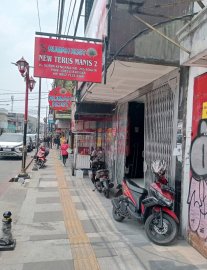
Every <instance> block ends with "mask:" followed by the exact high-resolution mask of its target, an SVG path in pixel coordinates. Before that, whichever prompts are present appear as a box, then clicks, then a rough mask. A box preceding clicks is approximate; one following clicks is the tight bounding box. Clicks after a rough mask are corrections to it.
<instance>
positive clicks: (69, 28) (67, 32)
mask: <svg viewBox="0 0 207 270" xmlns="http://www.w3.org/2000/svg"><path fill="white" fill-rule="evenodd" d="M76 4H77V1H75V3H74V5H73V11H72V14H71V18H70V24H69V26H68V31H67V35H68V34H69V31H70V25H71V22H72V18H73V15H74V11H75V7H76Z"/></svg>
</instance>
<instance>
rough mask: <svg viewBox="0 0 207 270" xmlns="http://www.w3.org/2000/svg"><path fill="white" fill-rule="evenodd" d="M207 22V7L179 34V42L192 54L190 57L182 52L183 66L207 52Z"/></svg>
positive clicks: (181, 60) (181, 61)
mask: <svg viewBox="0 0 207 270" xmlns="http://www.w3.org/2000/svg"><path fill="white" fill-rule="evenodd" d="M206 21H207V7H206V8H204V9H203V10H202V11H201V12H199V14H198V15H196V16H195V17H194V18H193V19H192V21H191V22H189V23H188V24H187V25H186V26H185V27H183V28H182V29H181V30H180V31H179V32H178V33H177V35H178V40H179V42H180V43H181V44H182V46H183V47H185V48H186V49H188V50H189V51H190V52H191V53H190V55H189V54H188V53H186V52H184V51H183V50H181V51H180V63H181V64H182V65H183V64H184V65H186V64H187V63H188V62H189V61H190V60H192V59H194V58H195V59H196V58H197V57H198V56H199V54H202V53H203V52H205V51H206V50H207V35H206V33H207V23H206ZM198 66H199V65H198Z"/></svg>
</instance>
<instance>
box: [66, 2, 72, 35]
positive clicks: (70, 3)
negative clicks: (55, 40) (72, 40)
mask: <svg viewBox="0 0 207 270" xmlns="http://www.w3.org/2000/svg"><path fill="white" fill-rule="evenodd" d="M71 4H72V0H70V5H69V8H68V14H67V19H66V23H65V31H64V35H65V33H66V29H67V25H68V19H69V15H70V9H71Z"/></svg>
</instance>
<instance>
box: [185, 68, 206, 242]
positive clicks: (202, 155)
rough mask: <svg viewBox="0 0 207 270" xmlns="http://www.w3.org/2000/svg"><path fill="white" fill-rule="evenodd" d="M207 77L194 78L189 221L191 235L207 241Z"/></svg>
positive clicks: (203, 75)
mask: <svg viewBox="0 0 207 270" xmlns="http://www.w3.org/2000/svg"><path fill="white" fill-rule="evenodd" d="M206 85H207V74H206V73H205V74H202V75H201V76H198V77H196V78H195V81H194V97H193V114H192V115H193V117H192V143H191V149H190V166H191V175H190V184H189V193H188V201H187V203H188V205H189V211H188V221H189V229H190V232H194V233H196V234H197V235H198V237H199V238H200V239H203V240H205V241H207V91H206Z"/></svg>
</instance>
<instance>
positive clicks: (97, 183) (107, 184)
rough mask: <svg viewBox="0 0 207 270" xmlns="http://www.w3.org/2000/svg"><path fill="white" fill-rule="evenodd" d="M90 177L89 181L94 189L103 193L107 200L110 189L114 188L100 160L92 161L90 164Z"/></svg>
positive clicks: (107, 171)
mask: <svg viewBox="0 0 207 270" xmlns="http://www.w3.org/2000/svg"><path fill="white" fill-rule="evenodd" d="M91 169H92V176H91V181H92V183H93V184H94V187H95V189H94V190H93V191H95V190H96V189H97V190H98V191H99V192H100V193H103V194H104V196H105V197H106V198H109V194H110V189H111V188H113V187H114V184H113V183H112V182H111V180H110V178H109V170H107V169H105V163H104V162H103V161H100V160H97V159H96V160H93V161H92V164H91Z"/></svg>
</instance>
